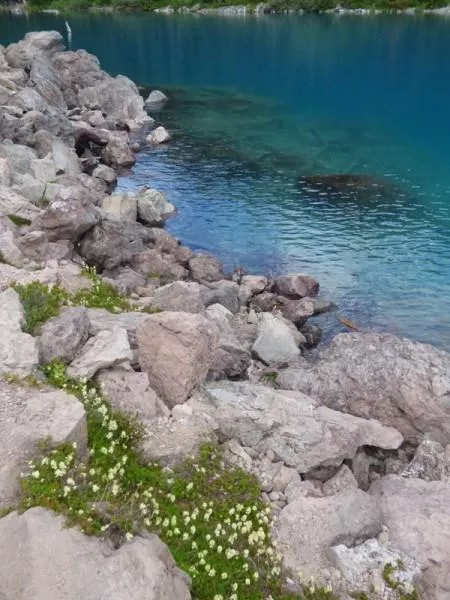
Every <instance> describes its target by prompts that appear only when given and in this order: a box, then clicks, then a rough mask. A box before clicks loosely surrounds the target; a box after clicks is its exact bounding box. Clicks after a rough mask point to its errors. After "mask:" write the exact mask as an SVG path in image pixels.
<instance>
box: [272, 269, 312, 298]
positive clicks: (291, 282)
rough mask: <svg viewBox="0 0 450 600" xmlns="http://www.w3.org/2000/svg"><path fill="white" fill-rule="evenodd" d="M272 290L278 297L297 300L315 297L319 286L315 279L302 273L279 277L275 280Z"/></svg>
mask: <svg viewBox="0 0 450 600" xmlns="http://www.w3.org/2000/svg"><path fill="white" fill-rule="evenodd" d="M274 289H275V291H276V292H277V293H278V294H280V296H285V297H286V298H292V299H293V300H297V299H299V298H305V297H306V296H316V295H317V294H318V292H319V284H318V283H317V281H316V280H315V279H313V278H312V277H310V276H309V275H305V274H303V273H300V274H298V275H281V276H280V277H277V278H276V279H275V281H274Z"/></svg>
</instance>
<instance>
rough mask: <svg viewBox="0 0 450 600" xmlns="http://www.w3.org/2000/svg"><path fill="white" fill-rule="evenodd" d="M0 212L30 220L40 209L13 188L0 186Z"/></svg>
mask: <svg viewBox="0 0 450 600" xmlns="http://www.w3.org/2000/svg"><path fill="white" fill-rule="evenodd" d="M0 212H1V213H3V214H5V215H14V216H16V217H21V218H22V219H27V220H30V221H31V220H32V219H34V218H35V217H37V216H38V215H39V214H40V213H41V210H40V209H39V208H38V207H37V206H35V205H34V204H32V203H31V202H30V201H29V200H27V199H26V198H24V197H23V196H22V195H21V194H19V193H17V192H15V191H14V190H12V189H10V188H6V187H0Z"/></svg>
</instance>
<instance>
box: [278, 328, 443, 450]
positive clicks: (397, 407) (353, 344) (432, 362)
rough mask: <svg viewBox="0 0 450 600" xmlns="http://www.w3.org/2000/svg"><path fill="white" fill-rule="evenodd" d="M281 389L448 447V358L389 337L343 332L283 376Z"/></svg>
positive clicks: (410, 437) (426, 347) (412, 438)
mask: <svg viewBox="0 0 450 600" xmlns="http://www.w3.org/2000/svg"><path fill="white" fill-rule="evenodd" d="M278 383H279V385H280V386H281V387H283V388H287V389H295V390H298V391H302V392H303V393H305V394H308V395H309V396H312V397H313V398H317V399H318V400H319V401H320V402H321V403H323V404H325V405H327V406H330V407H333V408H335V409H337V410H341V411H344V412H349V413H351V414H355V415H358V416H361V417H373V418H376V419H378V420H379V421H381V422H382V423H384V424H385V425H390V426H393V427H395V428H396V429H398V430H399V431H401V432H402V434H403V435H404V436H405V438H406V439H407V440H408V441H411V442H413V443H416V442H417V440H418V438H419V437H420V436H421V434H422V433H428V434H429V436H430V437H432V438H433V439H436V440H437V441H439V442H441V443H443V444H444V445H445V444H448V443H449V442H450V406H449V403H448V395H449V393H450V354H448V353H446V352H443V351H442V350H437V349H436V348H433V347H432V346H429V345H427V344H420V343H417V342H412V341H410V340H407V339H403V338H398V337H395V336H393V335H390V334H379V333H345V334H340V335H338V336H336V337H335V338H334V340H333V341H332V343H331V344H330V346H329V347H328V348H326V349H325V350H324V351H323V352H322V354H321V355H320V357H319V360H318V361H317V362H314V363H309V362H306V361H302V362H301V363H299V364H298V365H296V366H295V367H293V368H289V369H287V370H286V371H284V372H283V373H281V374H280V377H279V380H278Z"/></svg>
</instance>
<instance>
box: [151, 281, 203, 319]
mask: <svg viewBox="0 0 450 600" xmlns="http://www.w3.org/2000/svg"><path fill="white" fill-rule="evenodd" d="M151 303H152V306H153V307H154V308H159V309H161V310H170V311H174V312H177V311H178V312H179V311H183V312H188V313H203V312H204V311H205V305H204V304H203V301H202V294H201V287H200V285H199V284H198V283H194V282H186V281H174V282H173V283H168V284H167V285H164V286H162V287H160V288H158V289H157V290H156V291H155V293H154V294H153V296H152V299H151Z"/></svg>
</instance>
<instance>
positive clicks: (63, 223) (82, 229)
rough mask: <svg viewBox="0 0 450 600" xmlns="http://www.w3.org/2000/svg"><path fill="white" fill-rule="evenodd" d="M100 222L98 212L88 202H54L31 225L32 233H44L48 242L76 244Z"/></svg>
mask: <svg viewBox="0 0 450 600" xmlns="http://www.w3.org/2000/svg"><path fill="white" fill-rule="evenodd" d="M99 221H100V213H99V211H98V210H97V209H96V208H95V207H94V206H93V205H92V204H90V203H89V202H86V203H83V202H80V201H77V200H72V201H70V202H66V201H63V200H55V201H54V202H52V203H51V204H50V206H48V207H47V208H46V209H45V211H44V212H43V213H42V214H41V215H40V216H39V217H37V218H36V219H34V221H33V223H32V229H33V230H34V231H36V230H39V231H44V232H45V233H46V234H47V237H48V239H49V240H50V241H52V242H54V241H58V240H70V241H72V242H77V241H78V240H79V239H80V238H81V236H82V235H83V234H85V233H86V232H88V231H89V230H90V229H92V228H93V227H95V225H97V223H99Z"/></svg>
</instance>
